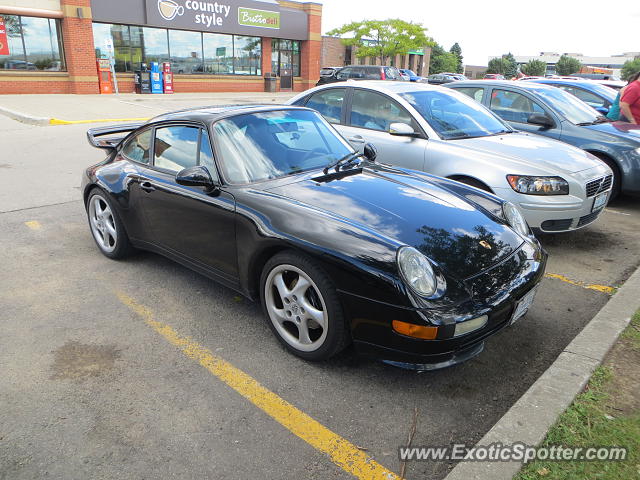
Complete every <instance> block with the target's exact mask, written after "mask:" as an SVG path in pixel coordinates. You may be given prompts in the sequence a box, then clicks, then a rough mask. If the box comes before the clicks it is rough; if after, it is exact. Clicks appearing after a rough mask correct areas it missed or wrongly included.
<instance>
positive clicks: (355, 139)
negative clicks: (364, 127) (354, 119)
mask: <svg viewBox="0 0 640 480" xmlns="http://www.w3.org/2000/svg"><path fill="white" fill-rule="evenodd" d="M348 140H349V141H350V142H353V143H364V138H362V137H361V136H360V135H356V136H355V137H351V138H349V139H348Z"/></svg>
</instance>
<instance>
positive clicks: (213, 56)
mask: <svg viewBox="0 0 640 480" xmlns="http://www.w3.org/2000/svg"><path fill="white" fill-rule="evenodd" d="M203 44H204V65H205V72H206V73H215V74H233V35H223V34H220V33H205V34H204V35H203Z"/></svg>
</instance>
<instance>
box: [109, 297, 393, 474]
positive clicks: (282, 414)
mask: <svg viewBox="0 0 640 480" xmlns="http://www.w3.org/2000/svg"><path fill="white" fill-rule="evenodd" d="M116 295H117V296H118V298H119V299H120V301H121V302H122V303H123V304H124V305H126V306H127V307H128V308H129V309H130V310H132V311H133V312H134V313H136V314H137V315H138V316H139V317H141V318H142V319H143V320H144V321H145V323H146V324H147V325H149V326H150V327H152V328H153V329H154V330H155V331H156V332H157V333H159V334H160V335H162V336H163V337H164V338H165V339H166V340H167V341H168V342H169V343H171V344H172V345H174V346H176V347H178V348H179V349H180V350H182V353H184V354H185V355H186V356H187V357H189V358H191V359H192V360H195V361H196V362H198V363H199V364H200V365H201V366H202V367H204V368H205V369H206V370H208V371H209V372H210V373H211V374H212V375H214V376H215V377H217V378H218V379H219V380H221V381H222V382H224V383H225V384H227V385H228V386H229V387H231V388H232V389H234V390H235V391H236V392H237V393H238V394H240V395H241V396H243V397H244V398H246V399H247V400H249V401H250V402H251V403H253V404H254V405H255V406H256V407H258V408H259V409H261V410H262V411H263V412H265V413H266V414H267V415H269V416H270V417H271V418H273V419H274V420H275V421H277V422H278V423H280V424H281V425H282V426H283V427H285V428H286V429H287V430H289V431H290V432H291V433H293V434H294V435H296V436H298V437H299V438H301V439H302V440H304V441H305V442H307V443H308V444H309V445H311V446H312V447H314V448H316V449H317V450H320V451H321V452H323V453H325V454H326V455H328V456H329V458H331V460H332V461H333V463H335V464H336V465H338V466H339V467H340V468H342V469H343V470H345V471H346V472H348V473H350V474H351V475H353V476H354V477H356V478H360V479H364V480H382V479H385V480H391V479H393V480H399V477H398V476H397V475H396V474H395V473H393V472H391V471H390V470H388V469H386V468H385V467H383V466H382V465H381V464H379V463H377V462H376V461H375V460H373V459H372V458H371V457H370V456H368V455H367V454H366V453H365V452H363V451H362V450H361V449H359V448H358V447H356V446H355V445H353V444H352V443H350V442H349V441H348V440H345V439H344V438H342V437H340V436H339V435H337V434H336V433H333V432H332V431H331V430H329V429H328V428H326V427H324V426H323V425H321V424H320V423H319V422H317V421H316V420H314V419H313V418H311V417H310V416H309V415H307V414H306V413H304V412H302V411H301V410H299V409H298V408H296V407H295V406H293V405H292V404H290V403H289V402H287V401H286V400H284V399H283V398H281V397H279V396H278V395H276V394H275V393H273V392H271V391H270V390H268V389H267V388H265V387H263V386H262V385H261V384H260V383H259V382H258V381H257V380H255V379H254V378H252V377H251V376H249V375H247V374H246V373H244V372H243V371H242V370H240V369H238V368H236V367H234V366H233V365H231V364H230V363H228V362H227V361H226V360H224V359H222V358H220V357H218V356H216V355H214V354H213V353H212V352H211V351H210V350H209V349H207V348H205V347H203V346H201V345H199V344H198V343H196V342H194V341H193V340H191V339H189V338H186V337H183V336H181V335H180V334H179V333H178V332H177V331H175V330H174V329H173V328H172V327H171V326H170V325H166V324H164V323H162V322H159V321H157V320H155V319H154V316H153V312H152V311H151V310H149V309H148V308H147V307H145V306H144V305H141V304H139V303H137V302H136V301H135V300H134V299H132V298H131V297H129V296H127V295H125V294H124V293H121V292H116Z"/></svg>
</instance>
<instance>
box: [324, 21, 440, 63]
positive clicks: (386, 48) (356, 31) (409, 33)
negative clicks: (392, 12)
mask: <svg viewBox="0 0 640 480" xmlns="http://www.w3.org/2000/svg"><path fill="white" fill-rule="evenodd" d="M425 32H426V28H425V27H424V26H423V25H422V24H421V23H411V22H405V21H404V20H400V19H393V18H391V19H388V20H364V21H362V22H352V23H349V24H346V25H343V26H342V27H339V28H334V29H333V30H331V31H330V32H327V35H331V36H333V37H339V36H342V35H346V34H350V36H351V37H350V38H343V39H342V43H343V44H344V45H348V46H349V45H350V46H355V47H357V52H356V55H357V56H358V57H377V58H379V59H380V64H381V65H384V64H385V59H386V58H387V57H395V56H396V55H405V54H407V53H408V52H409V51H410V50H417V49H419V48H422V47H424V46H425V45H431V44H432V43H433V42H432V40H431V39H430V38H429V37H428V36H427V35H426V33H425Z"/></svg>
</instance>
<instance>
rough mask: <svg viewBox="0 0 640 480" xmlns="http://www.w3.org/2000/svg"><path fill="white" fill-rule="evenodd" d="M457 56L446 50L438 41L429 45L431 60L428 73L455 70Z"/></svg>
mask: <svg viewBox="0 0 640 480" xmlns="http://www.w3.org/2000/svg"><path fill="white" fill-rule="evenodd" d="M457 68H458V57H456V56H455V55H454V54H453V53H450V52H447V51H446V50H445V49H444V48H442V46H441V45H439V44H438V43H436V44H434V45H433V46H432V47H431V60H430V61H429V73H441V72H451V73H453V72H456V71H457Z"/></svg>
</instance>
